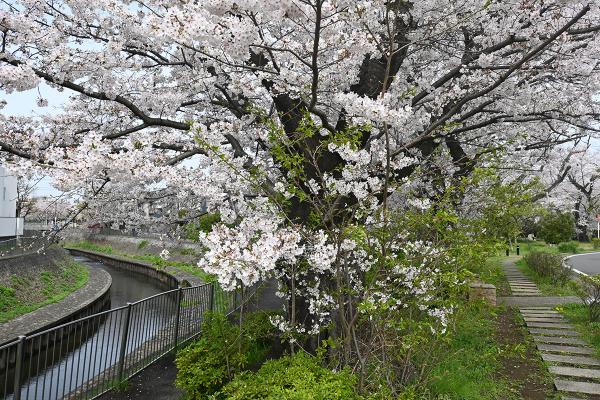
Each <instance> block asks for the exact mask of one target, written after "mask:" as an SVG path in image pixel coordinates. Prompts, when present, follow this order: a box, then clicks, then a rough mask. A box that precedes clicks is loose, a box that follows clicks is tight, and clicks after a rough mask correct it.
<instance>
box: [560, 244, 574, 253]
mask: <svg viewBox="0 0 600 400" xmlns="http://www.w3.org/2000/svg"><path fill="white" fill-rule="evenodd" d="M558 251H560V252H561V253H572V254H575V253H577V243H575V242H563V243H559V244H558Z"/></svg>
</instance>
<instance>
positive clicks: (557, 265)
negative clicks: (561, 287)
mask: <svg viewBox="0 0 600 400" xmlns="http://www.w3.org/2000/svg"><path fill="white" fill-rule="evenodd" d="M524 260H525V262H526V263H527V265H528V266H529V267H530V268H531V269H532V270H534V271H535V273H537V274H538V275H539V276H542V277H547V278H550V279H551V280H552V283H553V284H557V283H565V282H567V281H568V279H569V277H570V276H571V270H570V269H569V268H568V267H565V266H564V265H563V260H562V256H561V255H559V254H550V253H544V252H541V251H534V252H531V253H529V254H528V255H526V256H525V257H524Z"/></svg>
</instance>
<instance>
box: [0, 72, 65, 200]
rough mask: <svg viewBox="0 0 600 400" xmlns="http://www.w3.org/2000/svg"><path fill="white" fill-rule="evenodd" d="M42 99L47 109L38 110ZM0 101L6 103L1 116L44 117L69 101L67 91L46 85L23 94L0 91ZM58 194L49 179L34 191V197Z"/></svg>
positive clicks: (0, 111) (40, 183) (39, 184)
mask: <svg viewBox="0 0 600 400" xmlns="http://www.w3.org/2000/svg"><path fill="white" fill-rule="evenodd" d="M40 94H41V95H42V97H43V98H44V99H46V100H48V107H44V108H40V107H38V106H37V99H38V97H40ZM0 99H1V100H5V101H6V103H7V104H6V106H5V107H4V108H3V109H1V110H0V113H2V114H3V115H20V116H32V115H44V114H51V113H53V112H57V109H58V108H60V106H61V105H62V104H63V103H65V102H66V101H67V100H68V99H69V93H68V90H65V91H63V92H59V91H58V90H56V89H53V88H51V87H49V86H48V85H46V84H44V83H43V84H42V85H40V87H39V88H36V89H32V90H28V91H25V92H13V93H11V94H7V93H5V92H4V91H2V90H0ZM58 194H60V192H59V191H57V190H56V189H55V188H54V187H52V185H51V182H50V180H49V179H42V180H41V181H40V182H39V183H38V185H37V187H36V190H35V193H34V196H51V195H58Z"/></svg>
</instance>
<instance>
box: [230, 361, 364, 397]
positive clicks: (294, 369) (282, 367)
mask: <svg viewBox="0 0 600 400" xmlns="http://www.w3.org/2000/svg"><path fill="white" fill-rule="evenodd" d="M356 381H357V379H356V377H355V376H354V375H353V374H352V372H351V371H350V370H349V369H343V370H341V371H337V372H334V371H331V370H330V369H328V368H325V367H324V366H323V365H322V363H321V360H320V359H319V358H317V357H313V356H310V355H307V354H306V353H304V352H298V353H296V354H295V355H293V356H284V357H282V358H280V359H278V360H271V361H267V362H265V363H264V365H263V366H262V367H261V368H260V370H258V371H257V372H243V373H241V374H239V375H237V376H236V377H235V379H234V380H233V381H231V382H230V383H229V384H227V385H226V386H225V387H224V388H223V390H222V394H223V395H224V396H225V398H227V399H228V400H253V399H255V400H258V399H266V400H278V399H286V400H307V399H315V400H352V399H355V400H359V399H362V397H361V396H360V395H359V394H357V393H356V391H355V385H356Z"/></svg>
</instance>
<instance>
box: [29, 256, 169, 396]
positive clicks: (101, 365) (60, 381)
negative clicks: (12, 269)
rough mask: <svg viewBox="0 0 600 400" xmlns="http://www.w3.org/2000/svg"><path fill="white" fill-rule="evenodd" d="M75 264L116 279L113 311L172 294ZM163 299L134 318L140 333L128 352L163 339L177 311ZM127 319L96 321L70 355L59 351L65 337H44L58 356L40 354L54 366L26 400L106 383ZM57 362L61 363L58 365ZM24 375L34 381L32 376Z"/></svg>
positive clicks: (68, 348) (143, 280)
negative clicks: (103, 378) (158, 337)
mask: <svg viewBox="0 0 600 400" xmlns="http://www.w3.org/2000/svg"><path fill="white" fill-rule="evenodd" d="M75 259H76V260H77V261H78V262H80V263H82V264H85V265H87V266H89V267H91V268H101V269H104V270H106V271H107V272H108V273H110V275H111V277H112V286H111V288H110V307H111V308H113V309H114V308H117V307H121V306H124V305H126V304H127V303H128V302H129V303H131V302H135V301H138V300H141V299H144V298H147V297H150V296H153V295H156V294H158V293H161V292H164V291H167V290H168V289H169V288H168V287H167V286H166V285H164V284H161V283H160V282H159V281H157V280H155V279H151V278H148V277H146V276H144V275H142V274H138V273H135V272H130V271H126V270H122V269H119V268H114V267H111V266H108V265H104V264H102V263H99V262H96V261H93V260H90V259H88V258H86V257H75ZM162 297H165V299H164V300H162V301H161V302H148V303H147V304H146V303H144V310H143V315H142V314H141V313H140V315H132V317H131V319H130V321H131V322H130V331H135V332H136V333H135V335H131V337H130V338H129V339H128V344H127V347H126V349H127V353H131V352H133V351H135V346H136V343H144V342H145V341H147V340H148V339H149V338H152V337H154V336H155V335H157V333H159V332H160V329H161V328H162V327H164V326H165V325H166V324H168V320H169V319H170V318H172V315H171V314H170V313H169V312H168V310H169V309H171V308H173V306H174V303H175V302H174V301H172V300H171V299H169V298H168V296H162ZM165 311H166V312H165ZM122 314H125V312H122V313H114V314H113V313H111V314H107V315H108V316H107V317H106V318H105V319H94V321H96V322H94V323H93V324H91V327H90V326H88V327H83V328H82V329H81V333H79V338H77V337H75V338H72V339H71V341H72V342H73V343H72V344H71V345H69V339H67V340H66V344H65V345H64V346H65V349H64V350H63V349H56V347H57V346H58V345H57V344H55V343H60V346H61V347H62V346H63V343H64V342H65V340H64V338H63V339H61V340H59V341H58V342H56V340H55V341H53V340H52V337H51V336H50V335H46V336H45V337H43V338H42V337H40V342H43V341H46V344H47V347H48V348H50V349H52V347H53V346H54V347H55V348H54V349H52V351H46V352H40V355H39V356H38V358H43V360H42V361H43V362H42V363H41V364H40V365H48V367H46V368H44V369H42V370H41V371H39V373H37V374H36V375H35V376H31V377H30V378H29V379H28V380H27V381H26V382H25V383H24V384H23V385H22V388H21V389H22V390H21V399H44V400H57V399H62V398H64V397H65V396H66V395H68V394H69V393H71V392H72V391H73V390H75V389H77V388H79V387H81V386H82V385H83V384H84V383H86V382H90V381H92V382H93V381H94V379H95V377H98V380H99V381H100V376H101V375H102V374H106V373H107V372H106V371H110V370H113V372H114V369H115V367H114V366H115V364H117V361H118V359H119V353H120V342H121V336H122V331H123V325H124V323H123V320H124V318H123V317H122ZM132 314H134V313H132ZM117 315H119V317H118V318H117ZM136 326H139V327H141V326H144V329H135V328H136ZM84 332H85V334H84ZM74 336H76V334H74ZM134 341H135V343H134ZM41 344H42V345H45V344H44V343H41ZM50 357H51V359H50ZM55 357H56V361H54V358H55ZM29 368H31V367H29ZM34 370H35V367H34ZM23 375H24V376H25V377H29V375H28V374H27V373H23Z"/></svg>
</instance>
